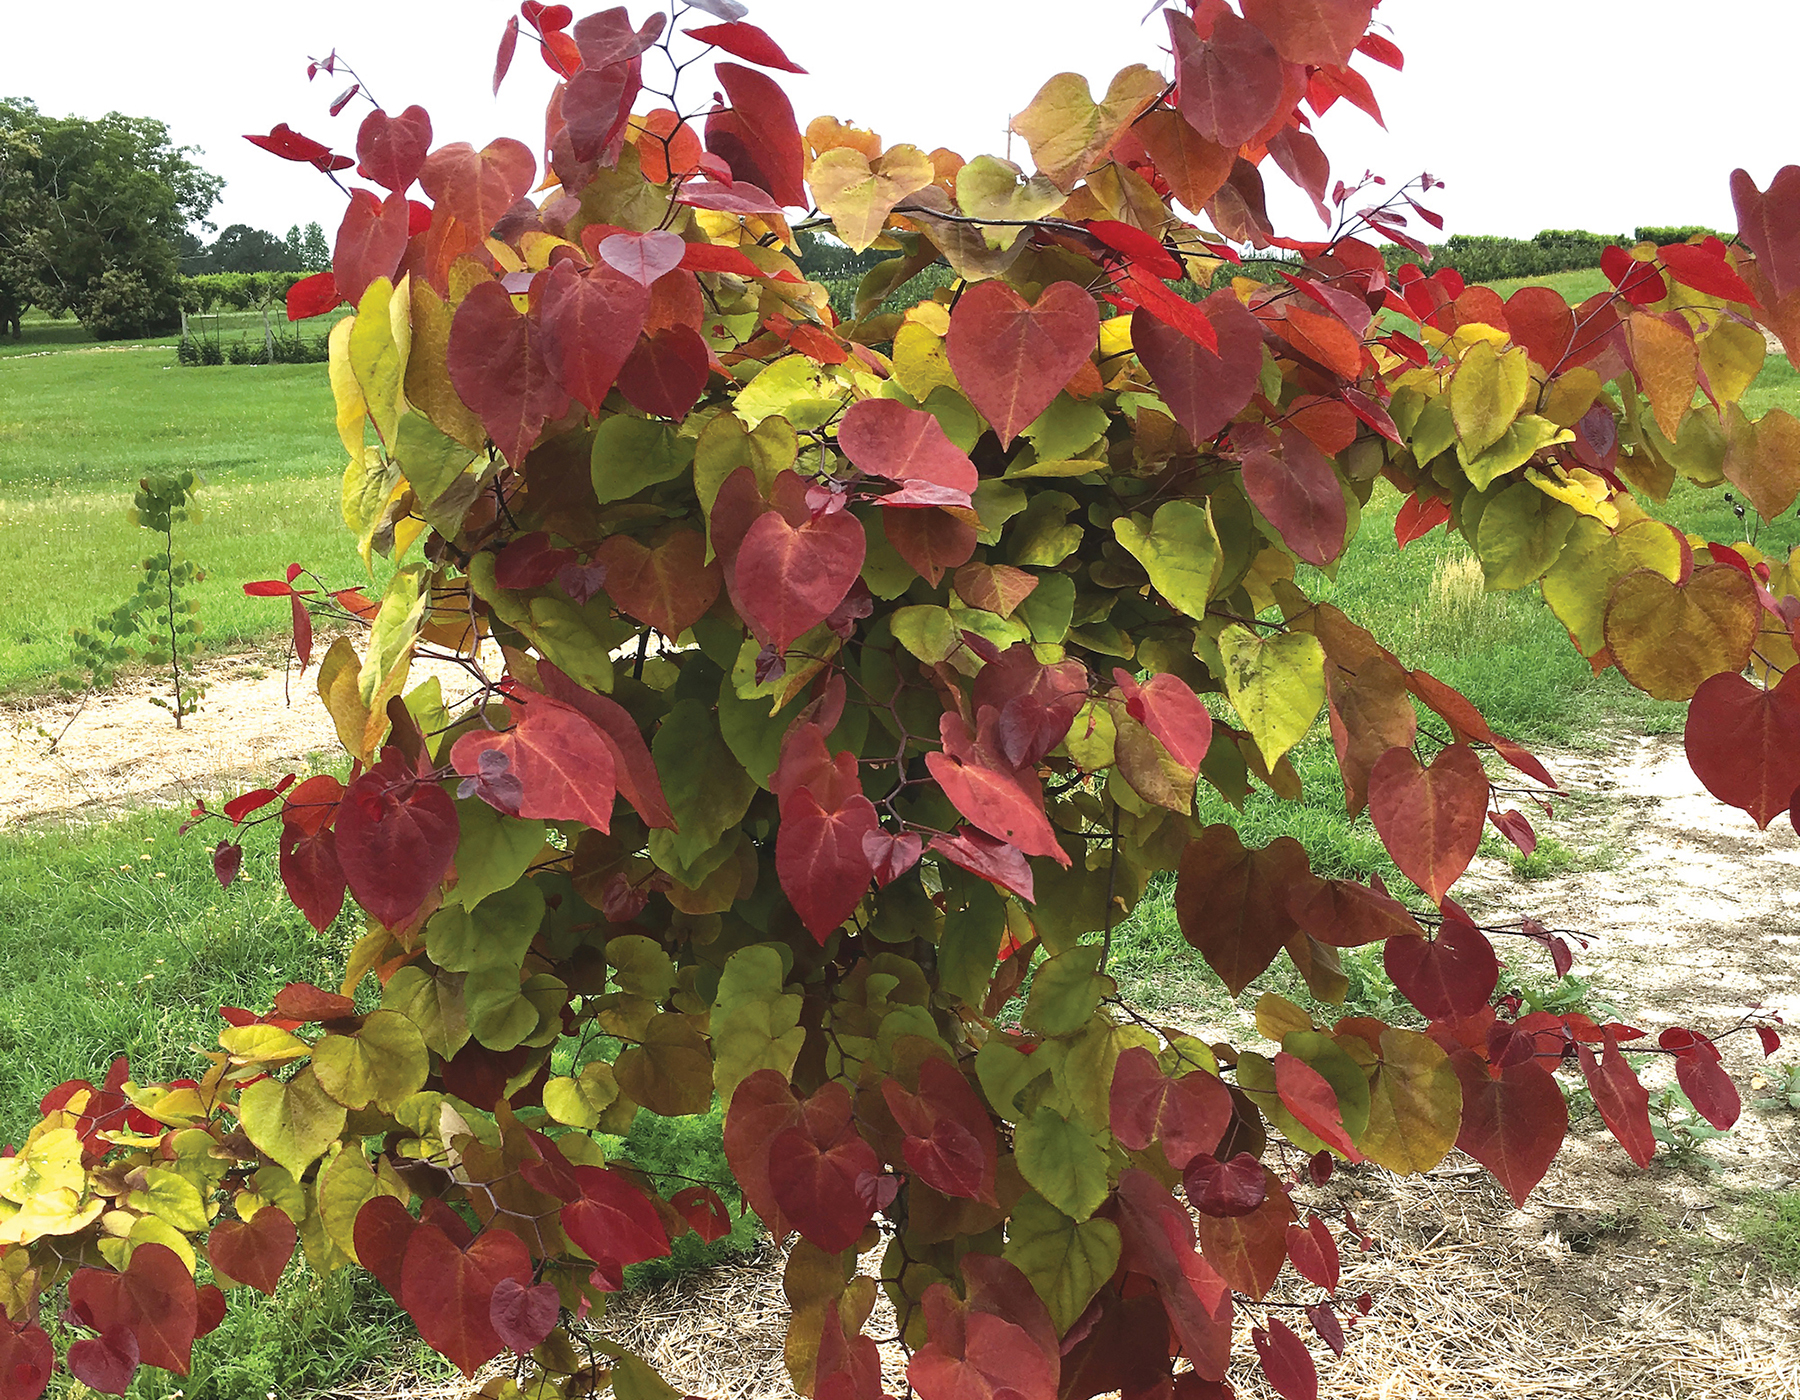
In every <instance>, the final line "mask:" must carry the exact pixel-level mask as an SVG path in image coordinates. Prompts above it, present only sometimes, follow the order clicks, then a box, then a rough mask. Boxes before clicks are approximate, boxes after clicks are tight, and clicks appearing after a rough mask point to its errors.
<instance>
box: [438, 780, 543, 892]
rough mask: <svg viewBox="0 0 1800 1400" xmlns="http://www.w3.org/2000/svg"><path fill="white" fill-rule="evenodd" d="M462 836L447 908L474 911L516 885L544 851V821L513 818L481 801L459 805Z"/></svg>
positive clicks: (475, 800)
mask: <svg viewBox="0 0 1800 1400" xmlns="http://www.w3.org/2000/svg"><path fill="white" fill-rule="evenodd" d="M456 816H457V821H458V823H459V825H460V827H461V832H462V834H461V836H460V837H459V838H458V840H457V845H456V888H455V889H453V890H451V891H450V893H449V894H447V895H445V896H444V902H445V903H446V904H459V905H461V906H462V907H463V908H464V909H474V908H475V907H476V906H477V905H478V904H480V903H481V902H482V900H484V899H486V898H487V897H488V896H489V895H491V894H494V893H496V892H498V891H500V890H504V889H507V888H509V887H510V886H512V885H514V884H516V883H517V882H518V880H519V878H520V877H521V876H522V875H524V873H525V871H526V870H527V869H528V868H529V867H530V865H531V862H532V860H533V858H534V857H536V855H537V853H538V852H539V851H541V850H543V849H544V831H545V827H544V824H543V823H542V822H541V821H535V820H527V819H526V818H524V817H509V816H506V815H504V814H503V813H501V812H498V811H496V810H495V809H494V808H492V807H490V806H489V805H488V804H487V803H485V802H483V801H482V800H481V799H480V798H478V797H471V798H468V799H466V800H464V801H461V802H458V803H457V804H456Z"/></svg>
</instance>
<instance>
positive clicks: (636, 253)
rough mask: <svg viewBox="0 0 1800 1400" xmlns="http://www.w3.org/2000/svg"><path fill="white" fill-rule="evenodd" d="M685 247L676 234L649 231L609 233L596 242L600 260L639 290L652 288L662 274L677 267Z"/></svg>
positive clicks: (659, 230)
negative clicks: (637, 286) (636, 284)
mask: <svg viewBox="0 0 1800 1400" xmlns="http://www.w3.org/2000/svg"><path fill="white" fill-rule="evenodd" d="M686 246H687V245H686V244H685V243H684V242H683V241H682V237H681V235H680V234H678V233H670V232H669V231H668V230H667V229H652V230H650V232H648V233H612V234H608V235H607V236H606V237H605V238H603V239H601V240H600V247H599V249H598V251H599V254H600V259H601V261H602V262H604V263H606V265H607V266H609V267H611V268H613V269H615V270H616V271H618V272H622V273H624V274H625V276H627V277H629V278H630V279H631V280H632V281H633V282H636V283H639V284H640V285H641V286H645V287H649V286H651V285H653V284H654V283H655V281H656V279H657V278H659V277H661V276H662V275H663V274H664V273H665V272H673V271H674V270H675V269H676V268H678V267H680V266H681V253H682V249H684V248H685V247H686Z"/></svg>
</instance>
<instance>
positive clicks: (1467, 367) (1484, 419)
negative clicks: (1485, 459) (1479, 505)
mask: <svg viewBox="0 0 1800 1400" xmlns="http://www.w3.org/2000/svg"><path fill="white" fill-rule="evenodd" d="M1530 392H1531V357H1530V355H1529V354H1527V353H1526V351H1525V350H1524V349H1523V348H1518V347H1515V348H1514V349H1511V350H1508V351H1506V352H1505V353H1504V354H1503V353H1501V352H1500V351H1498V350H1496V349H1495V348H1494V346H1493V345H1492V344H1491V343H1490V342H1488V341H1485V340H1478V341H1476V342H1475V344H1473V345H1471V346H1470V347H1469V348H1468V349H1467V350H1466V351H1464V352H1463V357H1462V363H1461V364H1459V365H1458V366H1457V367H1456V373H1455V374H1454V375H1453V376H1452V377H1451V380H1450V396H1449V397H1450V418H1451V421H1452V422H1453V423H1455V425H1456V440H1457V445H1458V447H1459V448H1460V450H1461V453H1462V455H1463V457H1464V460H1468V459H1471V458H1475V457H1478V456H1480V455H1481V454H1482V453H1483V452H1485V451H1487V449H1488V448H1489V447H1491V446H1492V445H1493V444H1494V443H1496V442H1498V441H1500V436H1501V434H1502V433H1504V432H1505V431H1506V429H1507V427H1508V426H1509V425H1510V424H1511V423H1512V421H1513V419H1515V418H1517V417H1518V416H1519V411H1520V410H1521V409H1523V408H1524V407H1525V397H1526V395H1527V394H1529V393H1530Z"/></svg>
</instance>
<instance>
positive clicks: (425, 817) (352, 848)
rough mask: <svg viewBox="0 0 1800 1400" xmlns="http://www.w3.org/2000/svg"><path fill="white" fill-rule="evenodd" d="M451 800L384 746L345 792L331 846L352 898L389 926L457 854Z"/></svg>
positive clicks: (412, 907)
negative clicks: (377, 758) (377, 759)
mask: <svg viewBox="0 0 1800 1400" xmlns="http://www.w3.org/2000/svg"><path fill="white" fill-rule="evenodd" d="M457 830H458V827H457V822H456V804H455V803H454V802H452V801H451V800H450V794H449V793H447V792H445V791H444V789H443V788H442V787H440V786H439V785H438V784H436V783H434V782H428V781H424V780H421V779H419V778H417V777H415V776H414V775H413V774H412V772H411V771H410V770H409V769H408V768H407V766H406V761H405V759H403V758H402V757H401V756H400V755H399V754H398V753H396V752H395V751H394V750H392V749H390V750H389V751H388V754H387V756H386V757H384V758H383V759H382V760H381V761H380V762H379V763H377V764H376V765H375V766H374V767H373V768H371V769H369V770H368V771H367V772H366V773H364V774H363V775H362V776H361V777H360V778H358V779H357V780H356V781H355V782H353V783H351V784H350V786H349V787H348V788H346V789H345V790H344V797H343V801H342V802H340V803H339V805H338V815H337V841H336V844H335V851H336V855H337V859H338V863H339V865H340V866H341V867H342V869H343V872H344V878H345V879H346V880H347V881H348V882H349V886H350V892H351V893H352V894H354V895H355V896H356V902H357V903H358V904H360V905H362V907H363V908H364V909H366V910H367V911H368V912H369V913H370V914H372V915H373V916H374V917H375V918H376V919H378V920H380V922H382V923H383V924H385V925H387V926H388V927H389V928H398V927H399V926H400V925H402V924H404V923H405V922H406V921H407V920H408V919H410V918H411V917H412V916H413V915H414V914H415V913H417V912H418V910H419V908H420V906H421V905H423V904H424V903H425V901H426V899H428V898H429V897H430V895H431V893H432V891H433V890H435V889H436V888H437V887H438V885H439V884H440V883H441V882H442V880H443V878H444V876H445V874H446V873H447V872H448V871H449V869H450V863H451V861H453V860H454V859H455V858H456V838H457Z"/></svg>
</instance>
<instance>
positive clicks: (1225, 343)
mask: <svg viewBox="0 0 1800 1400" xmlns="http://www.w3.org/2000/svg"><path fill="white" fill-rule="evenodd" d="M1200 309H1201V310H1202V311H1203V312H1204V313H1205V315H1206V319H1207V320H1209V321H1210V322H1212V327H1213V332H1214V334H1215V335H1216V336H1217V337H1218V342H1219V348H1218V351H1217V352H1216V353H1215V352H1213V351H1211V350H1208V349H1207V348H1206V347H1205V346H1204V345H1201V344H1199V343H1198V342H1197V341H1195V340H1194V338H1193V337H1192V336H1188V335H1184V334H1182V332H1181V331H1179V330H1177V329H1176V328H1175V327H1173V326H1170V325H1168V324H1166V323H1165V322H1164V321H1162V320H1161V319H1159V318H1158V317H1157V316H1155V315H1153V314H1152V313H1151V312H1149V311H1147V310H1145V309H1143V308H1139V309H1138V310H1137V311H1134V312H1132V314H1131V346H1132V349H1133V350H1135V351H1136V352H1137V357H1138V359H1140V360H1141V361H1143V364H1144V368H1145V369H1147V370H1149V371H1150V377H1151V378H1152V379H1154V380H1155V381H1156V388H1157V392H1158V393H1160V394H1161V395H1162V400H1163V402H1164V403H1165V404H1167V405H1168V406H1169V412H1170V413H1172V414H1174V415H1175V421H1176V422H1177V423H1179V424H1181V426H1182V428H1183V429H1185V430H1186V432H1187V435H1188V436H1189V437H1190V438H1192V439H1193V440H1194V441H1195V442H1196V443H1206V442H1210V441H1212V439H1213V438H1215V437H1217V436H1218V434H1219V432H1220V431H1221V430H1222V429H1223V428H1224V427H1225V425H1226V424H1227V423H1229V422H1230V421H1231V420H1232V419H1233V418H1235V417H1236V416H1237V415H1238V413H1239V412H1240V411H1242V409H1243V407H1244V405H1245V404H1247V403H1249V402H1250V396H1251V395H1252V394H1254V393H1255V392H1256V386H1257V382H1258V380H1259V379H1260V377H1261V375H1262V364H1263V358H1262V343H1263V330H1262V323H1261V322H1259V321H1258V320H1257V319H1256V317H1254V316H1252V315H1251V314H1250V312H1249V311H1248V309H1246V308H1245V306H1244V304H1243V303H1242V302H1240V301H1239V300H1238V299H1237V296H1236V294H1235V293H1233V292H1230V291H1220V292H1214V293H1213V294H1212V295H1211V296H1210V297H1208V298H1207V299H1206V300H1205V301H1203V302H1202V303H1200Z"/></svg>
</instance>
